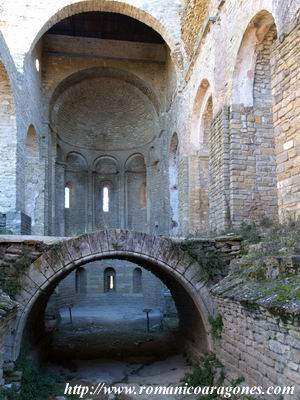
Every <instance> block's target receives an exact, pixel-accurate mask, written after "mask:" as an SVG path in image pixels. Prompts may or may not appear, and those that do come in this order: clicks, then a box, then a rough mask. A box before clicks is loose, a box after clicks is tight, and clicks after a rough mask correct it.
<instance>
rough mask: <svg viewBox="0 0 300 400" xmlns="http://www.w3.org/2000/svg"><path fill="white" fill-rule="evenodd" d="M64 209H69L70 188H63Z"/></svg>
mask: <svg viewBox="0 0 300 400" xmlns="http://www.w3.org/2000/svg"><path fill="white" fill-rule="evenodd" d="M65 208H70V188H69V187H68V186H66V187H65Z"/></svg>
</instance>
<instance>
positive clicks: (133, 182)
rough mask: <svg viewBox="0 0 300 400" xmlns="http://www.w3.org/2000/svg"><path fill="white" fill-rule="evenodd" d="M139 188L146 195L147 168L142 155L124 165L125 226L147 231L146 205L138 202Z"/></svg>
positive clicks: (137, 154) (133, 156) (129, 159)
mask: <svg viewBox="0 0 300 400" xmlns="http://www.w3.org/2000/svg"><path fill="white" fill-rule="evenodd" d="M141 187H144V188H145V193H147V190H148V188H147V168H146V163H145V158H144V156H143V154H140V153H136V154H133V155H131V156H130V157H129V158H128V159H127V161H126V163H125V190H126V207H125V208H126V226H127V227H128V228H129V229H133V230H140V231H141V230H142V231H144V230H145V229H146V231H147V229H148V223H147V222H148V221H147V204H146V206H145V207H144V206H143V204H142V203H141V201H140V196H141ZM146 199H147V196H146Z"/></svg>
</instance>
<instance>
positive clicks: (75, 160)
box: [66, 151, 87, 171]
mask: <svg viewBox="0 0 300 400" xmlns="http://www.w3.org/2000/svg"><path fill="white" fill-rule="evenodd" d="M66 164H67V168H68V169H70V170H73V171H83V170H87V160H86V158H85V157H84V156H83V155H82V154H80V153H78V152H76V151H71V152H70V153H68V154H67V157H66Z"/></svg>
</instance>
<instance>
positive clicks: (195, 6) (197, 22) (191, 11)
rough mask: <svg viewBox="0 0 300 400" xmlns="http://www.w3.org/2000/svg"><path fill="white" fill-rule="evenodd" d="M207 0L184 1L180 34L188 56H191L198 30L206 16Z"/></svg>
mask: <svg viewBox="0 0 300 400" xmlns="http://www.w3.org/2000/svg"><path fill="white" fill-rule="evenodd" d="M209 3H210V2H209V1H208V0H186V1H185V5H184V10H183V14H182V22H181V34H182V39H183V42H184V44H185V47H186V52H187V54H188V55H189V56H191V55H192V53H193V50H194V46H195V43H196V40H197V37H198V34H199V30H200V28H201V26H202V24H203V22H204V19H205V17H206V15H207V9H208V5H209Z"/></svg>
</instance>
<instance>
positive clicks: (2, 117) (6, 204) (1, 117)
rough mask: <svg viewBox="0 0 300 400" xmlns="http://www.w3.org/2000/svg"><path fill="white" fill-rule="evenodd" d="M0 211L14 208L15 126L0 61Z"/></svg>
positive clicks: (12, 108) (13, 110) (7, 87)
mask: <svg viewBox="0 0 300 400" xmlns="http://www.w3.org/2000/svg"><path fill="white" fill-rule="evenodd" d="M0 141H1V146H0V168H1V173H0V212H6V211H14V210H15V209H16V195H17V192H16V190H17V188H16V185H17V176H16V168H17V165H16V161H17V160H16V157H17V127H16V116H15V106H14V100H13V94H12V89H11V84H10V81H9V78H8V75H7V72H6V70H5V68H4V66H3V64H1V63H0Z"/></svg>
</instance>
